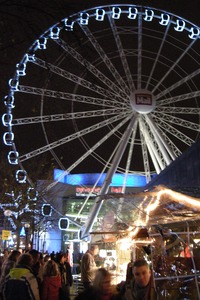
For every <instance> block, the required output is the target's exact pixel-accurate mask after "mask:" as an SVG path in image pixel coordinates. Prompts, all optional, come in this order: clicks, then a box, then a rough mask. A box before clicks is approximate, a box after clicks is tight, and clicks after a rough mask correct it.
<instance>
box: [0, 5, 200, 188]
mask: <svg viewBox="0 0 200 300" xmlns="http://www.w3.org/2000/svg"><path fill="white" fill-rule="evenodd" d="M122 15H126V17H127V18H128V19H130V21H131V20H135V19H137V17H138V16H141V17H142V19H143V21H145V22H151V21H153V20H154V19H158V20H159V24H160V25H161V26H168V24H169V23H170V24H173V26H174V27H173V28H174V30H175V31H177V32H183V31H187V32H188V39H191V40H196V39H199V33H200V29H199V27H197V26H196V25H194V24H192V23H190V22H188V21H187V20H185V19H183V18H179V17H178V16H176V15H174V14H171V13H168V12H163V11H161V10H158V9H154V8H151V7H146V6H140V5H128V4H119V5H104V6H102V7H95V8H91V9H87V10H85V11H82V12H80V13H76V14H73V15H71V16H70V17H68V18H64V19H63V20H62V21H61V22H58V23H57V24H55V25H54V26H52V27H50V29H48V30H47V31H46V32H45V33H44V34H42V35H41V36H40V37H39V39H37V40H36V42H35V43H34V44H33V45H32V46H31V48H30V49H29V51H28V52H27V53H26V54H25V55H24V57H23V58H22V60H21V62H20V63H19V64H17V69H16V73H15V76H14V77H13V78H12V79H11V80H10V81H9V84H10V94H9V96H8V98H7V99H6V100H5V105H6V107H7V114H4V115H3V124H4V125H5V126H7V127H8V129H9V131H8V132H6V133H5V134H4V143H5V144H6V145H8V146H11V147H12V148H13V149H12V151H10V152H9V154H8V160H9V162H10V163H11V164H18V163H20V164H21V161H22V160H21V159H20V156H19V153H18V152H17V149H16V148H15V143H14V133H13V132H12V125H13V124H12V122H13V115H12V109H13V108H14V94H15V92H18V91H21V90H20V86H19V78H20V76H25V75H26V64H27V63H28V62H34V60H35V52H36V51H37V50H38V49H41V50H45V49H46V44H47V42H48V39H52V40H54V41H56V40H58V39H59V34H60V31H61V29H65V30H67V31H73V27H74V25H75V23H78V24H79V25H80V26H81V27H84V26H87V25H88V24H89V22H90V18H95V20H96V22H97V23H98V22H103V21H104V19H105V17H106V16H109V17H110V18H111V19H113V20H118V19H120V17H121V16H122ZM38 63H41V64H42V62H38ZM127 88H128V87H127V84H125V83H124V82H123V80H122V81H121V87H120V88H119V89H118V91H119V90H122V93H125V92H126V91H127ZM136 91H140V92H141V91H143V92H144V91H145V92H146V93H148V92H149V91H148V90H143V89H140V88H138V89H136ZM133 93H135V92H132V93H131V96H130V98H131V99H130V105H131V107H132V109H133V111H136V112H138V113H139V114H148V113H149V112H152V111H153V110H154V107H155V104H152V106H151V108H150V110H149V111H144V110H143V109H144V106H143V107H142V108H141V109H140V108H138V107H137V108H136V107H135V103H134V102H133V100H132V99H133V98H134V97H132V94H133ZM149 122H150V124H152V122H151V121H149ZM46 148H48V150H50V148H51V147H48V146H47V147H46ZM51 150H52V149H51ZM35 153H36V155H37V154H39V153H40V151H38V152H37V151H35ZM29 156H30V155H29V154H28V155H27V159H28V157H29ZM16 178H17V180H18V181H20V182H23V181H24V180H25V179H26V171H25V170H23V168H22V170H18V171H17V173H16ZM20 178H22V179H20Z"/></svg>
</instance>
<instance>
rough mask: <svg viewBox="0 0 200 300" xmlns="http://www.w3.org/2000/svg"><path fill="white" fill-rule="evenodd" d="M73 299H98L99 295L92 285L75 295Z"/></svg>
mask: <svg viewBox="0 0 200 300" xmlns="http://www.w3.org/2000/svg"><path fill="white" fill-rule="evenodd" d="M74 300H100V296H99V292H98V290H97V289H95V288H94V287H89V288H88V289H86V290H84V291H83V292H81V293H80V294H79V295H78V296H76V298H75V299H74Z"/></svg>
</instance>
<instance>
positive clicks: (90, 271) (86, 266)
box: [81, 245, 99, 289]
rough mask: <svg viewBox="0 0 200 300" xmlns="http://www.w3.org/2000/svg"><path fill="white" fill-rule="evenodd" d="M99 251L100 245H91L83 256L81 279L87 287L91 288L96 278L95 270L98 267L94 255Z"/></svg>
mask: <svg viewBox="0 0 200 300" xmlns="http://www.w3.org/2000/svg"><path fill="white" fill-rule="evenodd" d="M98 253H99V247H98V245H91V247H90V249H89V250H88V251H87V252H86V253H85V254H84V255H83V256H82V259H81V281H82V283H83V286H84V288H85V289H87V288H89V287H90V286H91V285H92V282H93V280H94V275H95V271H96V269H97V267H96V263H95V260H94V257H95V255H97V254H98Z"/></svg>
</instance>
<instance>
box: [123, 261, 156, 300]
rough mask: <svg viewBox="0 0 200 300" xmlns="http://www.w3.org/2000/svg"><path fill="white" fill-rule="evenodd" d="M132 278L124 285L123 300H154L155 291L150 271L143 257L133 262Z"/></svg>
mask: <svg viewBox="0 0 200 300" xmlns="http://www.w3.org/2000/svg"><path fill="white" fill-rule="evenodd" d="M132 274H133V278H132V279H130V278H129V280H128V282H127V283H126V286H125V292H124V296H123V299H124V300H154V299H156V293H155V290H154V286H153V284H152V272H151V269H150V266H149V264H148V262H147V261H146V260H145V259H138V260H136V261H134V262H133V266H132Z"/></svg>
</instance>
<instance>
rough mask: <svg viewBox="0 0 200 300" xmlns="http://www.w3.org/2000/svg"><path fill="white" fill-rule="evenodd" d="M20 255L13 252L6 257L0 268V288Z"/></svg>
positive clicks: (18, 252) (16, 251) (17, 252)
mask: <svg viewBox="0 0 200 300" xmlns="http://www.w3.org/2000/svg"><path fill="white" fill-rule="evenodd" d="M20 255H21V252H20V251H18V250H13V251H12V252H10V253H9V255H8V257H7V258H6V259H5V260H4V262H3V264H2V267H1V277H0V286H2V284H3V283H4V280H5V278H6V275H8V273H9V272H10V270H11V269H12V268H14V267H15V265H16V262H17V259H18V257H19V256H20Z"/></svg>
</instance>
